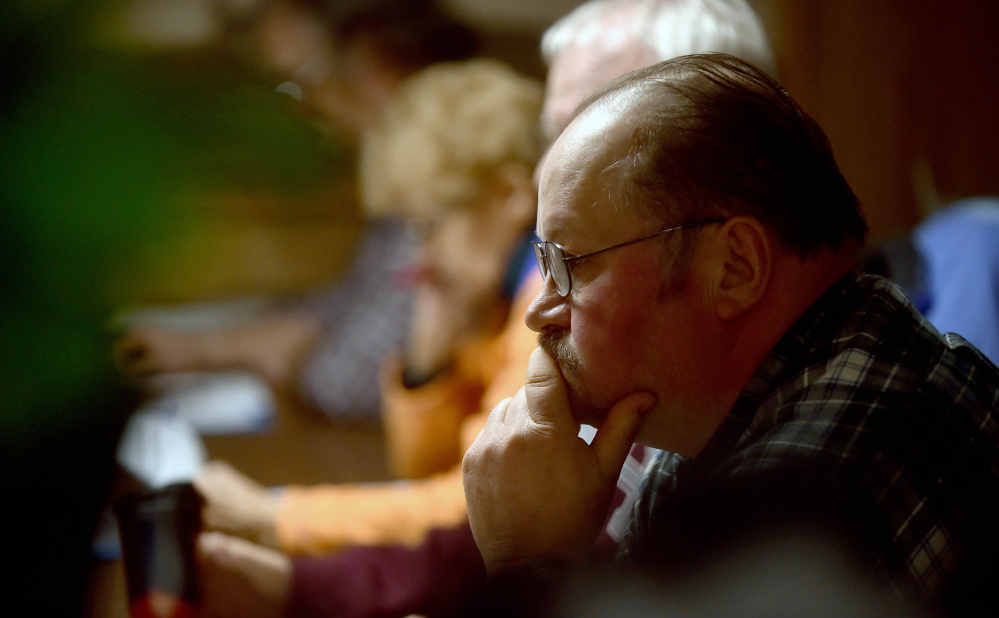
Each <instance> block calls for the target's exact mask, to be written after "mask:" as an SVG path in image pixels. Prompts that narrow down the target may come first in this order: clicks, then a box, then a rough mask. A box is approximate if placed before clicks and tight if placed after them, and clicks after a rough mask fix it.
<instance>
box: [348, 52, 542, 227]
mask: <svg viewBox="0 0 999 618" xmlns="http://www.w3.org/2000/svg"><path fill="white" fill-rule="evenodd" d="M541 99H542V86H541V84H540V83H539V82H538V81H537V80H534V79H532V78H529V77H526V76H523V75H520V74H519V73H517V72H515V71H514V70H513V69H511V68H509V67H508V66H506V65H505V64H503V63H501V62H499V61H496V60H487V59H479V60H470V61H466V62H451V63H440V64H437V65H434V66H432V67H429V68H427V69H424V70H423V71H421V72H419V73H417V74H416V75H414V76H413V77H411V78H410V79H409V80H407V81H406V82H405V84H404V85H403V87H402V89H401V90H400V92H399V93H398V95H397V96H396V97H395V98H394V99H393V100H392V101H391V102H390V103H389V105H388V107H387V108H386V110H385V114H384V116H383V118H382V121H381V123H380V125H379V126H378V127H377V128H376V129H374V130H373V131H371V132H370V134H369V135H367V136H365V139H364V142H363V144H362V148H361V191H362V197H363V201H364V204H365V206H366V208H367V209H368V211H369V212H370V213H371V214H375V215H377V214H386V213H390V212H396V211H398V210H399V209H400V208H401V209H403V210H405V212H404V214H407V215H417V216H423V215H426V214H428V213H427V212H414V210H416V211H419V210H423V211H426V210H429V209H431V208H442V207H448V206H463V205H466V204H468V203H469V202H470V201H471V200H473V199H474V198H476V197H477V196H478V195H479V193H480V191H481V190H482V189H483V188H484V185H485V183H487V182H489V181H490V180H491V178H492V176H493V175H494V174H496V173H497V171H498V170H500V169H501V168H502V167H503V166H507V165H516V166H522V167H523V168H524V169H525V170H530V169H531V168H532V167H533V166H534V163H535V161H536V160H537V158H538V156H539V155H540V140H539V137H538V128H537V119H538V114H539V113H540V110H541ZM528 175H529V174H528Z"/></svg>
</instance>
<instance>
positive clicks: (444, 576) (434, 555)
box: [290, 523, 486, 618]
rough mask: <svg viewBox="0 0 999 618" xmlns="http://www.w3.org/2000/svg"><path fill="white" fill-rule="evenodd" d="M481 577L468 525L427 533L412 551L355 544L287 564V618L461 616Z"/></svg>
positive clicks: (480, 564) (482, 571) (482, 569)
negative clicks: (289, 577) (289, 570)
mask: <svg viewBox="0 0 999 618" xmlns="http://www.w3.org/2000/svg"><path fill="white" fill-rule="evenodd" d="M485 579H486V569H485V565H484V564H483V562H482V557H481V555H480V554H479V549H478V547H476V545H475V540H474V539H473V538H472V530H471V528H470V527H469V525H468V523H465V524H464V525H462V526H459V527H456V528H445V529H437V530H432V531H431V532H430V533H429V534H428V535H427V537H426V539H424V541H423V543H422V544H420V545H419V546H417V547H406V546H403V545H372V546H356V547H350V548H347V549H345V550H344V551H342V552H340V553H337V554H333V555H329V556H320V557H307V558H296V559H295V560H293V561H292V584H291V598H290V614H291V615H292V616H303V617H306V618H308V617H313V616H343V617H346V618H354V617H361V616H364V617H382V616H406V615H408V614H424V615H430V616H447V615H453V614H460V613H461V612H462V608H463V607H464V606H465V604H466V603H467V602H468V601H469V599H472V598H474V597H475V595H476V594H477V593H478V592H479V590H480V588H481V587H482V585H483V584H484V582H485Z"/></svg>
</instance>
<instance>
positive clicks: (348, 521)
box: [276, 466, 466, 554]
mask: <svg viewBox="0 0 999 618" xmlns="http://www.w3.org/2000/svg"><path fill="white" fill-rule="evenodd" d="M465 517H466V508H465V493H464V489H463V488H462V484H461V466H455V467H454V469H452V470H450V471H448V472H446V473H444V474H438V475H435V476H432V477H430V478H427V479H421V480H416V481H395V482H385V483H371V484H357V485H320V486H317V487H310V488H305V487H289V488H287V489H286V490H285V491H284V493H283V495H282V497H281V500H280V502H279V504H278V517H277V521H278V525H277V530H276V534H277V540H278V545H279V547H280V548H281V549H282V550H284V551H286V552H288V553H291V554H320V553H327V552H330V551H334V550H337V549H341V548H343V547H344V546H346V545H375V544H381V543H403V544H407V545H417V544H419V543H420V542H421V541H422V540H423V537H424V536H425V535H426V533H427V532H429V531H430V530H431V529H432V528H444V527H453V526H457V525H459V524H461V523H462V522H463V521H465Z"/></svg>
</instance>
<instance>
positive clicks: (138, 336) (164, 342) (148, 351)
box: [114, 326, 197, 376]
mask: <svg viewBox="0 0 999 618" xmlns="http://www.w3.org/2000/svg"><path fill="white" fill-rule="evenodd" d="M196 346H197V341H196V339H194V338H193V337H192V336H191V335H189V334H187V333H183V332H179V331H176V330H173V329H170V328H162V327H156V326H139V327H135V328H132V329H131V330H129V331H128V332H127V333H125V335H123V336H122V337H121V338H120V339H118V341H117V342H115V346H114V359H115V363H116V364H117V366H118V368H119V370H121V372H122V373H124V374H125V375H130V376H147V375H152V374H156V373H174V372H180V371H191V370H193V369H195V368H196V367H195V365H196V364H197V349H196Z"/></svg>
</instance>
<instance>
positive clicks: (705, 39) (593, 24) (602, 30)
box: [541, 0, 775, 75]
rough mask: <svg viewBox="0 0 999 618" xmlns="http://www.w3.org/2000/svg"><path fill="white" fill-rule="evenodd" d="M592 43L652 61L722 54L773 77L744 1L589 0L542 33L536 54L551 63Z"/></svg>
mask: <svg viewBox="0 0 999 618" xmlns="http://www.w3.org/2000/svg"><path fill="white" fill-rule="evenodd" d="M611 15H618V16H619V17H620V18H619V19H608V17H609V16H611ZM596 39H602V40H608V39H617V40H620V41H623V42H628V43H631V42H634V43H635V44H637V45H641V46H643V47H644V48H646V49H647V51H648V52H649V56H650V58H651V60H652V61H662V60H668V59H670V58H674V57H676V56H682V55H686V54H694V53H702V52H723V53H727V54H731V55H733V56H736V57H739V58H742V59H743V60H746V61H748V62H750V63H752V64H754V65H756V66H758V67H759V68H761V69H763V70H764V71H767V72H768V73H770V74H771V75H773V74H775V65H774V58H773V52H772V51H771V49H770V43H769V41H768V39H767V36H766V33H765V31H764V29H763V26H762V24H761V23H760V21H759V19H758V18H757V16H756V13H754V12H753V9H752V8H751V7H750V6H749V4H747V3H746V0H591V1H590V2H587V3H585V4H583V5H581V6H579V7H577V8H576V9H575V10H574V11H572V12H571V13H569V14H568V15H566V16H565V17H563V18H562V19H560V20H559V21H557V22H556V23H555V24H554V25H552V26H551V27H550V28H549V29H548V30H547V31H546V32H545V34H544V36H543V38H542V41H541V52H542V54H543V56H544V58H545V61H546V62H548V63H549V64H551V63H552V61H553V60H554V59H555V58H556V57H558V56H559V55H561V54H562V53H563V52H565V51H566V50H568V49H570V48H573V47H577V46H586V45H587V43H588V41H593V40H596Z"/></svg>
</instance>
